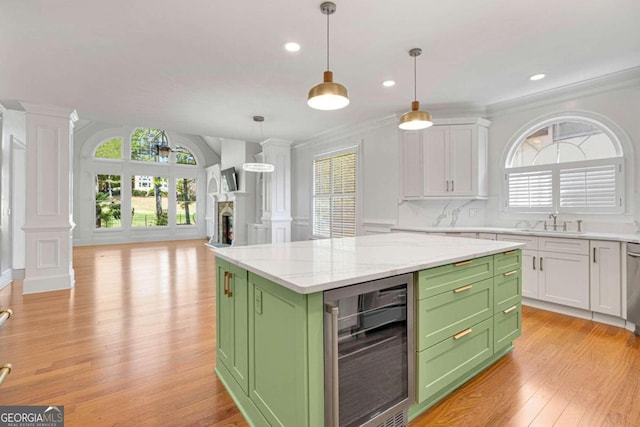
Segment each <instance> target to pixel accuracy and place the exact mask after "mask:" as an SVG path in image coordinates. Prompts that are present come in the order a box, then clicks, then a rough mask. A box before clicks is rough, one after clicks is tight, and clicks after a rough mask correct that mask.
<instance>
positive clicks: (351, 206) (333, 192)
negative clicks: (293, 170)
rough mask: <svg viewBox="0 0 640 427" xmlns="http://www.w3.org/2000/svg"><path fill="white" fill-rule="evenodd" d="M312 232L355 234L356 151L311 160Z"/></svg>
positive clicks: (330, 234) (341, 234) (327, 235)
mask: <svg viewBox="0 0 640 427" xmlns="http://www.w3.org/2000/svg"><path fill="white" fill-rule="evenodd" d="M313 235H314V236H317V237H350V236H355V235H356V153H354V152H350V153H343V154H338V155H335V156H331V157H324V158H318V159H316V160H314V162H313Z"/></svg>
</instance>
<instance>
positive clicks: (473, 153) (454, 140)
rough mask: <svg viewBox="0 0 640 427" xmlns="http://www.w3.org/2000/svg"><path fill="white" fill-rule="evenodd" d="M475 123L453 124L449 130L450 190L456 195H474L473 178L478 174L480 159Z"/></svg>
mask: <svg viewBox="0 0 640 427" xmlns="http://www.w3.org/2000/svg"><path fill="white" fill-rule="evenodd" d="M476 129H477V128H476V126H474V125H457V126H451V127H450V131H449V142H450V144H449V162H448V166H449V173H448V174H447V175H448V177H449V178H448V179H449V191H450V194H451V195H455V196H472V195H474V188H473V179H474V176H476V175H477V169H478V159H477V150H476V147H475V145H474V141H476V140H477V130H476Z"/></svg>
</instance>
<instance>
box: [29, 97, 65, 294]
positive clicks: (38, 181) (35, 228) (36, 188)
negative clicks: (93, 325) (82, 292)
mask: <svg viewBox="0 0 640 427" xmlns="http://www.w3.org/2000/svg"><path fill="white" fill-rule="evenodd" d="M22 105H23V107H24V108H25V110H26V122H27V144H26V145H27V150H26V151H27V171H26V175H27V176H26V183H27V191H26V194H25V198H26V218H25V225H24V227H23V230H24V232H25V238H26V263H25V278H24V282H23V292H24V293H25V294H30V293H34V292H45V291H54V290H60V289H70V288H73V284H74V272H73V265H72V263H73V257H72V255H73V252H72V231H73V227H74V225H75V224H74V223H73V220H72V216H73V209H72V195H73V191H72V185H73V180H72V178H73V124H74V123H75V121H77V120H78V115H77V113H76V112H75V111H72V110H70V109H65V108H60V107H53V106H45V105H35V104H27V103H22Z"/></svg>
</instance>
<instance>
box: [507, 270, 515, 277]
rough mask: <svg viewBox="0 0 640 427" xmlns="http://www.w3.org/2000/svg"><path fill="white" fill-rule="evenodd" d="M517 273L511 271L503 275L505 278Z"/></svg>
mask: <svg viewBox="0 0 640 427" xmlns="http://www.w3.org/2000/svg"><path fill="white" fill-rule="evenodd" d="M517 272H518V270H513V271H507V272H506V273H504V275H505V276H511V275H512V274H516V273H517Z"/></svg>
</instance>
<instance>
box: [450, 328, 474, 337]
mask: <svg viewBox="0 0 640 427" xmlns="http://www.w3.org/2000/svg"><path fill="white" fill-rule="evenodd" d="M471 332H473V329H471V328H469V329H465V330H464V331H462V332H458V333H457V334H455V335H454V336H453V339H454V340H459V339H460V338H462V337H463V336H465V335H468V334H470V333H471Z"/></svg>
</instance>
